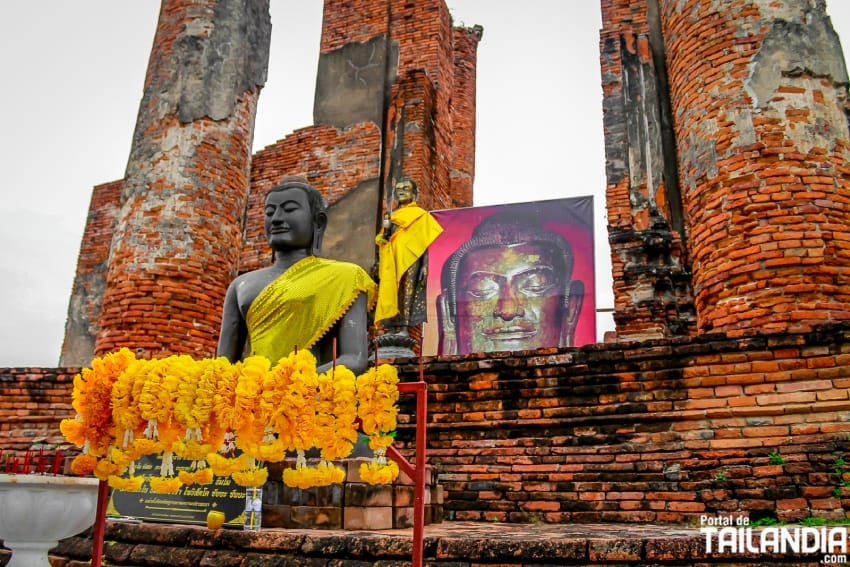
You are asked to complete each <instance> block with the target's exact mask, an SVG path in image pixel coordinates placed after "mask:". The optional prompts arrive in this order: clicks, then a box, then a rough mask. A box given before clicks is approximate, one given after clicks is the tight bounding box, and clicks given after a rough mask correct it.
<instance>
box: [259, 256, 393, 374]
mask: <svg viewBox="0 0 850 567" xmlns="http://www.w3.org/2000/svg"><path fill="white" fill-rule="evenodd" d="M375 287H376V286H375V282H373V281H372V279H371V278H370V277H369V275H368V274H367V273H366V271H365V270H363V268H361V267H360V266H358V265H356V264H350V263H348V262H338V261H336V260H328V259H327V258H319V257H316V256H308V257H306V258H304V259H302V260H299V261H298V262H296V263H295V264H293V265H292V266H291V267H290V268H289V269H287V270H286V271H285V272H284V273H283V274H281V275H280V276H278V277H277V279H275V280H274V281H273V282H272V283H270V284H269V285H267V286H266V287H265V288H263V290H262V291H261V292H260V293H259V295H257V298H256V299H255V300H254V302H253V303H252V304H251V307H250V308H249V309H248V315H247V317H246V323H247V326H248V337H249V339H250V341H251V352H252V354H256V355H261V356H264V357H266V358H268V359H269V360H271V361H272V364H275V363H277V361H278V360H280V359H281V358H282V357H284V356H287V355H288V354H289V353H290V352H292V351H293V350H294V349H295V347H298V348H299V349H309V348H311V347H313V345H315V344H316V343H317V342H318V341H319V339H321V338H322V337H323V336H324V335H325V333H327V332H328V331H329V330H330V329H331V327H333V326H334V324H335V323H336V322H337V321H339V320H340V319H341V318H342V316H343V315H345V313H346V312H347V311H348V309H349V308H350V307H351V306H352V305H353V304H354V301H355V300H356V299H357V298H358V297H359V296H360V294H361V293H366V295H367V302H368V308H371V306H372V304H373V303H374V301H375Z"/></svg>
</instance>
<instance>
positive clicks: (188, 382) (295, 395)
mask: <svg viewBox="0 0 850 567" xmlns="http://www.w3.org/2000/svg"><path fill="white" fill-rule="evenodd" d="M397 384H398V374H397V372H396V370H395V368H394V367H392V366H390V365H386V364H385V365H381V366H379V367H377V368H372V369H370V370H368V371H367V372H365V373H364V374H361V375H360V376H358V377H355V376H354V374H353V373H352V372H351V371H350V370H349V369H347V368H346V367H344V366H341V365H339V366H335V367H334V368H332V369H330V370H329V371H327V372H325V373H322V374H321V375H319V374H318V373H317V372H316V359H315V357H314V356H313V355H312V354H311V353H310V352H309V351H308V350H302V351H300V352H293V353H291V354H290V355H289V356H287V357H283V358H281V359H280V360H279V361H278V362H277V363H276V364H275V365H274V366H271V364H270V362H269V361H268V360H267V359H265V358H263V357H258V356H252V357H248V358H247V359H245V360H244V361H242V362H239V363H235V364H231V363H230V362H229V361H228V360H227V359H225V358H223V357H220V358H211V359H202V360H194V359H192V358H191V357H189V356H187V355H172V356H169V357H166V358H162V359H153V360H143V359H136V358H135V355H134V354H133V353H132V352H131V351H130V350H129V349H121V350H120V351H118V352H116V353H112V354H107V355H105V356H103V357H100V358H96V359H94V360H93V361H92V367H91V368H85V369H83V370H82V371H81V373H80V374H78V375H77V376H75V378H74V392H73V399H72V403H73V407H74V409H75V411H76V415H75V417H74V418H73V419H66V420H63V421H62V424H61V426H60V428H61V430H62V433H63V434H64V435H65V437H66V438H67V439H68V440H69V441H71V442H72V443H74V444H76V445H77V446H80V447H83V451H82V453H81V455H79V456H78V457H77V458H76V459H75V460H74V462H73V464H72V470H74V472H76V473H77V474H91V473H93V474H94V475H95V476H97V477H98V478H101V479H104V480H108V481H109V484H110V486H112V487H113V488H116V489H119V490H127V491H137V490H139V489H140V488H141V486H142V483H143V482H144V481H145V480H146V479H145V477H142V476H136V475H135V466H134V463H135V461H136V460H137V459H139V458H140V457H142V456H145V455H156V454H161V455H162V466H161V467H160V471H159V473H160V474H159V476H154V477H151V478H149V479H147V480H148V481H149V484H150V487H151V490H152V491H154V492H160V493H166V492H176V491H178V490H179V489H180V487H181V486H182V485H188V484H208V483H210V482H212V480H213V476H229V477H231V478H232V479H233V480H234V482H236V483H237V484H239V485H241V486H245V487H256V486H261V485H262V484H263V483H265V482H266V480H267V477H268V470H267V469H266V467H265V466H264V463H265V462H278V461H281V460H283V459H284V457H285V456H286V454H287V451H295V452H296V454H297V458H296V465H295V468H289V469H286V470H284V479H283V480H284V482H285V483H286V484H287V485H289V486H297V487H301V488H308V487H312V486H324V485H327V484H331V483H337V482H341V481H342V480H344V476H345V473H344V471H343V470H342V469H341V468H339V467H337V466H336V465H334V463H333V461H336V460H339V459H343V458H346V457H347V456H349V455H350V454H351V451H352V449H353V447H354V443H355V442H356V440H357V420H358V419H359V420H360V422H361V424H362V428H363V432H364V433H365V434H366V435H367V436H368V437H369V446H370V447H371V448H372V449H373V451H374V452H375V458H374V459H373V460H372V462H371V463H368V464H364V465H362V466H361V477H362V478H363V479H364V480H365V481H366V482H371V483H373V484H374V483H382V484H386V483H390V482H392V481H393V480H394V479H395V478H396V477H397V476H398V465H396V463H394V462H393V461H392V460H388V459H387V458H386V449H387V447H389V445H391V444H392V442H393V438H394V433H393V431H394V429H395V427H396V417H397V415H398V407H397V405H396V403H397V400H398V387H397ZM314 447H315V448H317V449H319V451H320V454H321V461H320V462H319V463H318V464H317V465H316V466H312V467H311V466H308V463H307V459H306V458H305V454H306V451H307V450H309V449H311V448H314ZM173 455H177V456H179V457H182V458H184V459H187V460H190V461H192V464H191V465H190V467H189V470H181V471H178V474H176V475H175V470H174V464H173ZM128 471H129V476H124V475H126V474H127V472H128Z"/></svg>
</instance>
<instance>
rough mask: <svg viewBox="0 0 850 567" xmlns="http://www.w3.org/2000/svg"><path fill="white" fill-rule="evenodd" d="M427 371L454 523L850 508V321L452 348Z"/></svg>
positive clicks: (434, 436)
mask: <svg viewBox="0 0 850 567" xmlns="http://www.w3.org/2000/svg"><path fill="white" fill-rule="evenodd" d="M404 372H405V373H406V374H408V375H410V376H415V375H416V372H417V369H416V367H415V366H414V365H410V366H405V367H404ZM424 373H425V379H426V381H427V382H428V384H429V404H430V405H429V408H428V412H429V424H428V451H429V463H430V464H432V465H433V466H434V467H435V469H436V471H437V474H438V478H439V480H440V483H441V484H442V485H443V487H444V488H445V491H446V496H445V514H446V518H447V519H454V520H488V521H508V522H535V521H543V522H553V523H568V522H597V521H615V522H662V523H663V522H687V521H692V520H694V519H698V516H699V515H700V514H710V515H712V514H716V513H723V514H727V513H731V514H748V515H749V516H750V517H751V518H758V517H762V516H771V517H777V518H778V519H780V520H786V521H791V520H800V519H801V518H804V517H807V516H810V515H812V516H828V517H844V510H850V489H848V488H847V487H845V486H844V480H845V478H850V474H844V475H843V476H842V474H839V473H837V472H836V470H837V469H843V468H847V470H848V472H849V473H850V467H842V466H840V464H839V463H841V460H840V459H844V460H848V461H850V459H848V451H850V438H848V433H850V398H848V388H850V325H848V324H843V325H837V326H832V327H828V328H823V329H821V330H819V331H816V332H811V333H805V334H779V335H769V336H757V337H751V338H746V339H734V338H729V337H727V336H725V335H722V334H712V335H706V336H702V337H699V338H679V339H674V340H656V341H648V342H642V343H627V344H623V345H619V346H616V347H615V346H602V345H593V346H587V347H582V348H578V349H561V350H556V349H551V350H549V351H541V352H539V353H514V355H509V354H508V353H504V354H501V355H497V356H492V357H485V356H483V355H478V356H469V357H444V358H440V359H427V361H426V363H425V366H424ZM407 409H408V410H409V409H410V407H409V406H407ZM411 438H412V431H410V430H404V431H403V432H402V434H401V435H400V439H402V440H406V441H407V442H409V440H410V439H411ZM774 451H776V452H778V453H779V455H781V459H780V458H779V457H778V456H776V455H774V456H773V457H771V453H772V452H774ZM780 460H781V461H783V463H782V464H779V461H780Z"/></svg>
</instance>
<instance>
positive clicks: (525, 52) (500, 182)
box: [0, 0, 850, 367]
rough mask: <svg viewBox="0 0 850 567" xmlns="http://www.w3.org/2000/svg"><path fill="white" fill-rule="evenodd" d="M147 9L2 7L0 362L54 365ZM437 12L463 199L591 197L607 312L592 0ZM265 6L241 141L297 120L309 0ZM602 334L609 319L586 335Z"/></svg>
mask: <svg viewBox="0 0 850 567" xmlns="http://www.w3.org/2000/svg"><path fill="white" fill-rule="evenodd" d="M159 5H160V3H159V1H158V0H135V1H133V2H127V1H123V2H117V1H115V0H77V1H70V0H26V1H17V2H4V3H3V8H2V16H0V69H2V76H3V78H4V80H3V87H2V88H0V108H2V109H3V118H2V128H0V167H1V168H2V177H0V187H2V197H3V202H2V207H0V367H2V366H15V367H23V366H47V367H52V366H56V364H57V363H58V360H59V354H60V351H61V345H62V338H63V335H64V331H65V319H66V315H67V311H68V299H69V297H70V292H71V285H72V283H73V279H74V272H75V269H76V263H77V253H78V251H79V246H80V239H81V236H82V231H83V227H84V225H85V221H86V213H87V211H88V206H89V199H90V197H91V188H92V186H94V185H97V184H100V183H104V182H107V181H113V180H116V179H120V178H122V177H123V176H124V169H125V166H126V162H127V156H128V154H129V151H130V142H131V137H132V133H133V128H134V126H135V121H136V114H137V112H138V106H139V101H140V99H141V96H142V87H143V81H144V75H145V70H146V68H147V59H148V56H149V54H150V48H151V43H152V41H153V34H154V29H155V27H156V21H157V17H158V15H159ZM448 5H449V7H450V9H451V12H452V15H453V17H454V20H455V24H456V25H460V24H462V25H466V26H472V25H474V24H480V25H482V26H483V27H484V38H483V40H482V41H481V43H480V44H479V51H478V104H477V108H478V127H477V148H476V149H477V156H476V178H475V204H476V205H492V204H499V203H512V202H523V201H532V200H543V199H554V198H559V197H572V196H581V195H594V198H595V205H594V210H595V213H594V214H595V216H596V218H595V220H596V223H595V225H596V242H597V244H596V254H595V256H596V267H597V269H596V271H597V281H596V288H597V289H596V293H597V301H596V303H597V307H599V308H606V307H611V306H612V303H613V296H612V293H611V274H610V259H609V257H608V254H609V252H608V247H607V234H606V232H605V218H604V214H605V213H604V202H603V199H604V188H605V172H604V164H605V156H604V149H603V129H602V91H601V87H600V82H601V79H600V71H599V48H598V42H599V29H600V27H601V18H600V11H599V2H598V1H597V0H571V1H566V0H527V1H526V2H522V3H521V4H520V7H518V5H517V2H515V1H514V0H448ZM828 13H829V14H830V15H831V16H832V20H833V25H834V26H835V28H836V30H837V31H838V33H839V34H840V35H842V37H846V38H850V2H847V1H846V0H844V1H841V0H830V1H829V2H828ZM271 14H272V53H271V60H270V63H269V78H268V82H267V83H266V87H265V88H264V90H263V92H262V94H261V96H260V103H259V109H258V113H257V126H256V132H255V138H254V149H255V150H257V149H260V148H263V147H265V146H267V145H269V144H272V143H274V142H275V141H277V140H279V139H281V138H284V137H285V136H286V135H287V134H289V133H290V132H292V131H293V130H295V129H297V128H302V127H304V126H308V125H310V124H311V123H312V112H313V90H314V87H315V80H316V68H317V64H318V46H319V34H320V32H321V17H322V0H271ZM848 42H850V39H847V40H845V42H844V43H845V45H846V44H848ZM845 51H846V49H845ZM606 328H612V325H611V323H610V316H602V317H600V318H599V329H598V334H599V336H600V337H601V334H602V332H603V331H604V330H605V329H606Z"/></svg>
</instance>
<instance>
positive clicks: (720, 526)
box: [699, 515, 847, 565]
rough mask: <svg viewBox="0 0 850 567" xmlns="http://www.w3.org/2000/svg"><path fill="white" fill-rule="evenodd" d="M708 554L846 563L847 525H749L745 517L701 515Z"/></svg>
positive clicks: (828, 563) (701, 526) (830, 563)
mask: <svg viewBox="0 0 850 567" xmlns="http://www.w3.org/2000/svg"><path fill="white" fill-rule="evenodd" d="M699 531H700V534H702V536H703V537H704V538H705V539H704V542H703V543H704V545H705V552H706V554H707V555H709V556H710V555H727V556H734V555H746V556H752V555H753V554H757V555H772V554H777V555H783V556H788V555H792V554H799V555H806V556H812V555H817V556H819V558H820V562H821V563H822V564H823V565H842V564H846V563H847V526H817V527H815V526H766V527H753V526H750V520H749V518H747V517H744V516H707V515H703V516H700V528H699Z"/></svg>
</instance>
